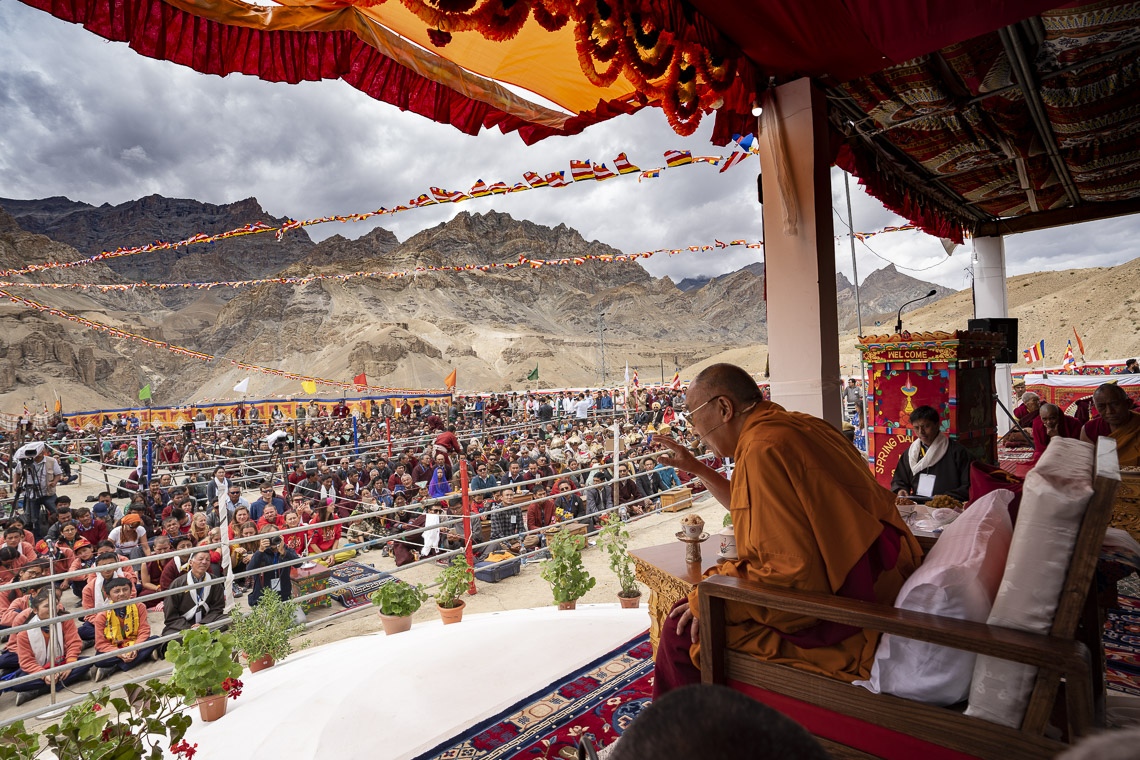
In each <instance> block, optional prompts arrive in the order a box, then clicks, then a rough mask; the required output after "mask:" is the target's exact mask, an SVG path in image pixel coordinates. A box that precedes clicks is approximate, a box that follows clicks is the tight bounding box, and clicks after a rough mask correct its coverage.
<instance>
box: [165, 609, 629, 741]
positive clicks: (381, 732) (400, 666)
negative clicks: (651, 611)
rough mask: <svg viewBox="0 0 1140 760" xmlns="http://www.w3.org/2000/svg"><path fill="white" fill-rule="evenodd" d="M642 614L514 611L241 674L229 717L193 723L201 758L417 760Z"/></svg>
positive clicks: (598, 651) (544, 682)
mask: <svg viewBox="0 0 1140 760" xmlns="http://www.w3.org/2000/svg"><path fill="white" fill-rule="evenodd" d="M648 627H649V618H648V616H647V614H646V610H645V608H644V607H642V608H640V609H638V610H623V609H620V608H619V607H618V606H617V605H616V604H614V605H609V604H601V605H585V606H579V608H578V609H577V610H573V611H567V612H559V611H558V610H557V608H555V607H542V608H538V609H529V610H511V611H508V612H497V613H489V614H483V615H472V616H471V617H465V618H464V620H463V622H462V623H459V624H457V625H449V626H444V625H442V624H441V623H439V622H438V621H433V622H430V623H420V624H417V625H415V626H414V627H413V628H412V630H411V631H408V632H407V633H401V634H398V635H396V636H385V635H384V634H383V633H379V634H373V635H369V636H358V637H354V638H351V639H347V640H345V641H338V642H336V643H333V644H326V645H324V646H320V647H315V648H312V649H307V650H304V651H301V652H298V653H296V654H294V655H292V656H291V657H289V659H288V660H286V661H285V662H283V663H281V664H278V665H276V666H274V667H272V668H269V669H268V670H263V671H261V672H260V673H249V672H248V671H246V672H245V673H243V674H242V676H241V678H242V681H243V682H244V684H245V686H244V688H243V691H242V695H241V697H240V698H238V699H237V700H236V701H231V702H230V703H229V709H228V711H227V713H226V715H225V717H224V718H222V719H221V720H219V721H217V722H215V723H202V722H201V721H200V719H199V718H198V715H197V708H192V711H193V712H192V714H193V715H194V725H193V726H192V727H191V728H190V731H189V733H188V734H187V737H186V738H187V739H188V740H189V741H190V742H191V743H194V742H197V743H198V753H199V754H198V756H199V757H230V758H242V759H243V760H261V759H262V758H264V759H265V760H293V759H294V758H298V759H299V758H336V759H337V760H357V759H358V758H359V759H360V760H365V759H367V760H399V759H401V758H414V757H416V756H418V755H420V754H422V753H424V752H427V751H428V750H430V749H431V748H433V747H435V746H437V745H438V744H440V743H441V742H443V741H444V740H446V739H448V738H451V737H454V736H457V735H459V734H460V733H462V732H463V731H464V730H466V729H468V728H470V727H471V726H473V725H475V724H477V723H479V722H480V721H482V720H485V719H487V718H489V717H491V716H493V715H496V714H498V713H499V712H502V711H503V710H505V709H506V708H508V707H510V706H512V705H514V704H515V703H517V702H518V701H519V700H521V699H523V698H525V697H527V696H529V695H531V694H533V693H534V692H536V691H538V690H539V689H542V688H544V687H546V686H548V685H550V684H552V683H554V682H556V681H557V680H559V679H560V678H561V677H563V676H565V675H568V674H569V673H572V672H573V671H575V670H578V669H580V668H582V667H584V666H586V665H588V664H589V663H590V662H592V661H594V660H596V659H598V658H599V657H601V656H602V655H604V654H606V653H607V652H609V651H610V650H612V649H615V648H616V647H618V646H620V645H621V644H623V643H624V642H626V641H628V640H630V639H631V638H633V637H634V636H636V635H638V634H639V633H642V632H644V631H646V630H647V629H648Z"/></svg>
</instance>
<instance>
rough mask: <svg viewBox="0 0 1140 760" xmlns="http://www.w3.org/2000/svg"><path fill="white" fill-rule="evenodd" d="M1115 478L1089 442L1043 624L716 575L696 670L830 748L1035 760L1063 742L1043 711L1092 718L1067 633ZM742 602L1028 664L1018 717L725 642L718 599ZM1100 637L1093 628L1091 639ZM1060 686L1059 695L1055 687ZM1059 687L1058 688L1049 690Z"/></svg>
mask: <svg viewBox="0 0 1140 760" xmlns="http://www.w3.org/2000/svg"><path fill="white" fill-rule="evenodd" d="M1119 483H1120V473H1119V467H1118V466H1117V460H1116V449H1115V442H1109V444H1108V445H1102V446H1100V447H1099V448H1098V450H1097V474H1096V479H1095V482H1094V493H1093V496H1092V499H1091V500H1090V501H1089V504H1088V507H1087V509H1086V511H1085V515H1084V518H1083V519H1082V521H1081V525H1080V529H1079V532H1078V534H1077V541H1076V545H1075V548H1074V551H1073V557H1072V560H1071V562H1070V564H1069V569H1068V573H1067V576H1066V580H1065V584H1064V587H1063V589H1062V591H1061V597H1060V599H1059V602H1058V606H1057V612H1056V615H1055V616H1054V619H1053V626H1052V630H1051V632H1050V633H1049V634H1048V635H1043V634H1036V633H1029V632H1025V631H1020V630H1014V629H1010V628H1002V627H998V626H991V625H986V624H984V623H973V622H969V621H964V620H956V619H953V618H946V617H941V616H938V615H930V614H924V613H920V612H913V611H910V610H900V609H895V608H894V607H888V606H885V605H876V604H868V603H865V602H858V601H853V600H850V599H843V598H839V597H835V596H831V595H825V594H812V593H803V592H796V591H789V590H779V589H772V588H766V587H764V586H762V585H759V584H754V583H749V582H746V581H741V580H739V579H735V578H727V577H718V576H714V577H711V578H708V579H706V580H705V581H703V582H702V583H701V584H700V585H699V586H698V587H697V592H698V599H699V604H700V611H699V616H700V636H701V675H702V679H703V681H704V682H705V683H721V684H728V685H729V686H731V687H732V688H735V689H737V690H739V691H741V692H743V693H745V694H748V695H749V696H752V697H753V698H755V699H757V700H759V701H761V702H763V703H765V704H767V705H768V706H770V707H772V708H774V709H776V710H779V711H780V712H782V713H784V714H786V715H788V716H789V717H791V718H793V719H794V720H796V721H798V722H799V723H800V724H802V725H803V726H804V727H805V728H807V729H808V730H809V731H811V732H812V733H813V734H815V735H816V737H817V738H818V739H819V740H820V741H821V743H822V744H823V745H824V746H825V747H826V748H827V749H828V750H829V751H830V752H831V753H832V755H833V756H834V757H839V758H875V757H881V758H888V759H890V760H895V759H896V758H897V760H909V759H910V758H916V757H921V758H923V760H960V759H962V758H979V759H982V760H990V759H991V758H992V759H994V760H1022V759H1024V760H1040V758H1051V757H1053V756H1055V755H1056V754H1058V753H1059V752H1060V751H1062V750H1064V749H1065V748H1066V747H1067V745H1066V744H1065V743H1064V741H1062V740H1060V739H1055V738H1052V737H1047V736H1046V727H1047V726H1048V725H1049V724H1050V721H1051V720H1052V721H1053V722H1054V723H1055V724H1060V725H1061V728H1062V730H1063V731H1064V737H1065V738H1068V739H1069V740H1070V741H1071V740H1075V739H1076V738H1079V737H1081V736H1082V735H1084V734H1086V733H1087V732H1088V730H1089V729H1090V728H1091V727H1092V724H1093V721H1094V704H1095V703H1096V699H1095V697H1094V693H1093V686H1092V682H1093V681H1092V678H1091V673H1090V667H1089V650H1088V648H1087V647H1086V646H1085V645H1084V644H1083V643H1081V642H1080V641H1079V640H1077V638H1076V632H1077V625H1078V622H1080V619H1081V615H1082V611H1083V610H1084V606H1085V599H1086V596H1087V595H1088V592H1089V589H1090V587H1091V585H1092V580H1093V573H1094V570H1095V568H1096V561H1097V556H1098V554H1099V550H1100V546H1101V541H1102V539H1103V538H1104V533H1105V530H1106V528H1107V526H1108V521H1109V517H1110V514H1111V512H1112V503H1113V496H1114V494H1115V491H1116V488H1117V486H1118V485H1119ZM729 602H732V603H736V604H751V605H756V606H762V607H767V608H772V609H778V610H784V611H788V612H793V613H797V614H801V615H807V616H810V617H814V618H819V619H821V620H831V621H834V622H837V623H842V624H845V625H852V626H858V627H861V628H866V629H871V630H875V631H880V632H883V633H890V634H894V635H898V636H904V637H907V638H911V639H918V640H921V641H926V642H930V643H933V644H939V645H943V646H948V647H953V648H955V649H961V650H965V651H970V652H975V653H977V654H981V655H990V656H993V657H997V658H1000V659H1003V660H1010V661H1014V662H1018V663H1024V664H1028V665H1032V666H1035V667H1036V668H1037V669H1038V671H1037V679H1036V683H1035V686H1034V688H1033V691H1032V695H1031V697H1030V700H1029V704H1028V708H1027V710H1026V713H1025V717H1024V719H1023V721H1022V724H1021V726H1020V728H1008V727H1006V726H1002V725H998V724H996V723H991V722H989V721H986V720H982V719H980V718H975V717H971V716H967V715H965V714H964V713H963V712H961V710H959V709H956V708H944V707H937V706H933V705H928V704H924V703H920V702H915V701H911V700H907V699H901V698H898V697H894V696H891V695H887V694H874V693H872V692H870V691H867V690H866V689H863V688H861V687H858V686H854V685H851V684H848V683H843V682H841V681H837V680H834V679H831V678H827V677H825V676H820V675H816V674H814V673H808V672H805V671H801V670H797V669H795V668H792V667H789V666H785V665H777V664H773V663H769V662H765V661H762V660H760V659H757V658H755V657H752V656H750V655H746V654H742V653H738V652H732V651H728V650H726V648H725V605H726V604H727V603H729ZM1097 645H1098V646H1099V639H1098V641H1097ZM1062 695H1063V696H1062ZM1059 697H1060V698H1059Z"/></svg>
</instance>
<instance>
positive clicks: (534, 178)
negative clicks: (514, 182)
mask: <svg viewBox="0 0 1140 760" xmlns="http://www.w3.org/2000/svg"><path fill="white" fill-rule="evenodd" d="M523 179H525V180H526V181H527V184H529V185H530V186H531V187H546V185H547V182H546V180H545V179H543V177H542V175H541V174H539V173H538V172H523Z"/></svg>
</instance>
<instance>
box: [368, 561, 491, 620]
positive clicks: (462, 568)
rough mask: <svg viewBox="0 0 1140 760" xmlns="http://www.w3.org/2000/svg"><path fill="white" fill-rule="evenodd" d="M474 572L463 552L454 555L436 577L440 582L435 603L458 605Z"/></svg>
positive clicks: (450, 606)
mask: <svg viewBox="0 0 1140 760" xmlns="http://www.w3.org/2000/svg"><path fill="white" fill-rule="evenodd" d="M473 574H474V570H472V568H471V565H469V564H467V558H466V557H464V556H463V555H462V554H457V555H456V556H454V557H452V558H451V564H450V565H448V566H447V567H445V568H443V570H441V571H440V572H439V576H437V577H436V579H435V582H436V583H438V584H439V586H438V587H437V588H436V590H435V603H436V604H438V605H439V606H440V607H445V608H447V609H451V608H453V607H458V606H459V604H460V601H459V597H461V596H463V592H464V591H466V590H467V588H468V586H469V585H470V584H471V578H472V576H473ZM389 585H391V584H389Z"/></svg>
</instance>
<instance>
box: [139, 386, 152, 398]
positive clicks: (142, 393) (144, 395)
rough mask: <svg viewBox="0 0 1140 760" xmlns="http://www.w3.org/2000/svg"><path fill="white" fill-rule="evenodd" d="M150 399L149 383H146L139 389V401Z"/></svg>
mask: <svg viewBox="0 0 1140 760" xmlns="http://www.w3.org/2000/svg"><path fill="white" fill-rule="evenodd" d="M148 399H150V383H147V384H146V385H144V386H143V387H142V389H141V390H139V401H147V400H148Z"/></svg>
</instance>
